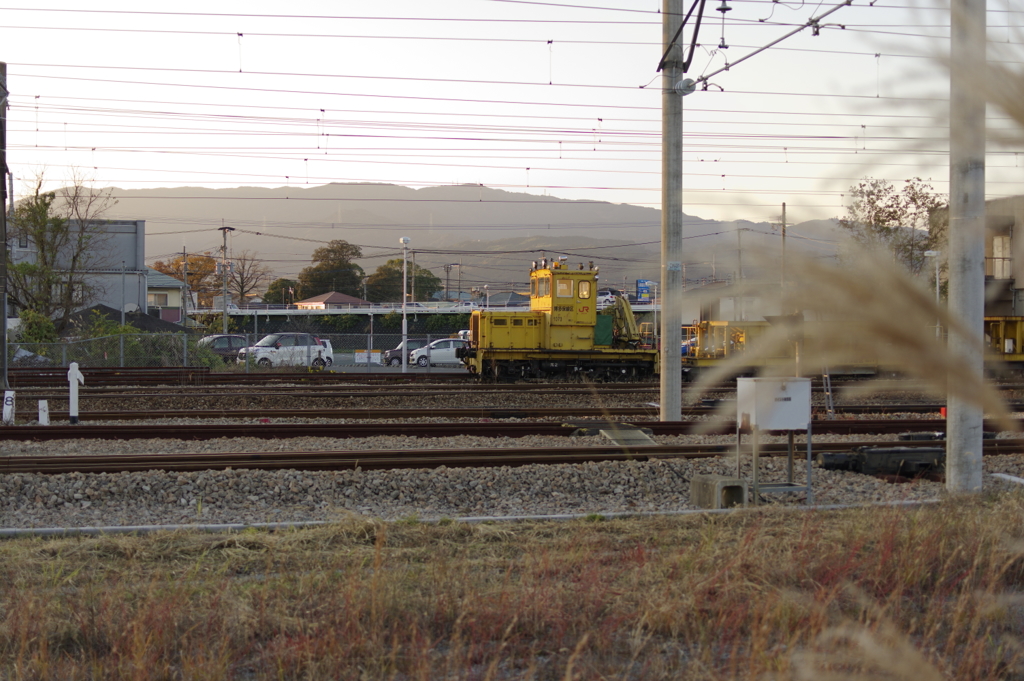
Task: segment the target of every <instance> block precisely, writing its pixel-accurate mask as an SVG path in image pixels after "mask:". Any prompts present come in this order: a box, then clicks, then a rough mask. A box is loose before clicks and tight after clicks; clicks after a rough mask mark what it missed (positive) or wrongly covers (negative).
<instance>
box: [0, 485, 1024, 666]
mask: <svg viewBox="0 0 1024 681" xmlns="http://www.w3.org/2000/svg"><path fill="white" fill-rule="evenodd" d="M1022 521H1024V496H1020V495H1002V496H987V497H982V498H975V499H965V500H952V501H948V502H945V503H943V504H941V505H929V506H923V507H914V508H909V507H903V508H872V509H856V510H849V511H841V512H837V511H833V512H821V511H812V512H803V511H793V510H778V509H776V510H764V511H757V512H739V513H735V514H731V515H695V516H676V517H658V518H646V519H630V520H602V519H600V518H593V519H591V520H587V521H579V522H568V523H567V522H562V523H555V522H531V523H507V524H477V525H466V524H461V523H444V522H442V523H440V524H424V523H419V522H416V521H415V520H412V519H410V520H408V521H405V522H399V523H394V524H383V523H379V522H370V521H366V520H362V519H351V520H348V521H344V522H341V523H338V524H336V525H331V526H325V527H322V528H318V529H310V530H301V531H288V532H278V533H263V532H244V533H240V534H222V535H216V534H199V533H167V534H159V535H148V536H109V537H98V538H75V539H19V540H11V541H6V542H3V543H0V565H2V570H3V579H2V583H3V585H4V586H3V596H2V601H0V678H4V679H423V680H427V679H430V680H434V679H467V680H468V679H481V680H482V679H867V678H872V679H908V680H909V679H913V680H914V681H926V680H928V679H942V678H955V679H996V678H1000V679H1005V678H1024V666H1022V664H1021V663H1022V654H1024V648H1022V639H1021V632H1022V624H1024V591H1022V590H1021V585H1022V582H1024V541H1022V535H1024V523H1022Z"/></svg>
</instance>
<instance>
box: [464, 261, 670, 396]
mask: <svg viewBox="0 0 1024 681" xmlns="http://www.w3.org/2000/svg"><path fill="white" fill-rule="evenodd" d="M566 260H567V259H566V258H564V257H560V258H557V259H552V260H550V261H549V260H548V259H547V258H542V259H541V260H540V261H535V262H534V263H533V266H532V267H531V269H530V310H529V311H528V312H527V311H525V310H524V311H522V312H513V311H507V310H500V311H498V310H486V309H485V310H474V311H473V316H472V318H471V319H470V323H469V332H470V335H469V340H470V342H469V345H468V346H467V347H465V348H462V349H460V350H458V351H457V352H458V355H459V357H460V359H461V360H462V363H463V364H464V365H465V366H466V368H467V369H468V370H469V371H470V373H473V374H476V375H477V376H479V377H480V378H481V379H483V380H495V381H497V380H514V379H523V378H554V377H567V378H586V379H590V380H606V381H607V380H637V379H643V378H647V377H650V376H653V375H654V374H656V373H658V352H657V350H655V349H652V348H644V347H641V340H640V331H639V329H638V328H637V324H636V319H635V317H634V316H633V311H632V309H631V308H630V305H629V301H628V300H627V299H625V298H624V297H621V296H620V297H619V298H617V299H616V302H615V303H614V304H612V305H609V306H608V307H607V308H605V309H603V310H598V309H597V277H598V268H596V267H594V264H593V263H588V264H587V265H586V266H584V265H583V263H579V264H578V265H576V266H575V267H570V266H569V265H567V263H566Z"/></svg>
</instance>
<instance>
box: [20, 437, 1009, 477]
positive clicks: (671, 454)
mask: <svg viewBox="0 0 1024 681" xmlns="http://www.w3.org/2000/svg"><path fill="white" fill-rule="evenodd" d="M897 445H898V446H901V447H934V446H935V443H934V442H913V441H911V442H905V441H899V442H890V443H882V442H836V443H821V444H813V445H812V453H813V454H814V455H817V454H818V453H820V452H836V451H848V450H850V449H853V448H854V447H859V446H897ZM735 451H736V445H735V444H734V443H733V444H700V445H655V446H632V447H623V446H599V447H564V448H562V447H559V448H555V449H550V450H547V451H543V452H539V451H537V449H536V448H534V447H523V448H491V449H472V450H470V449H414V450H410V449H392V450H359V451H332V452H324V451H318V452H307V451H290V452H225V453H212V454H134V455H110V456H104V455H88V456H6V457H0V474H20V473H45V474H59V473H121V472H126V471H146V470H163V471H175V472H186V471H204V470H224V469H228V468H233V469H242V468H245V469H257V470H280V469H295V470H304V471H330V470H351V469H354V468H357V467H358V468H360V469H362V470H382V469H394V468H437V467H439V466H447V467H449V468H457V467H473V468H480V467H493V466H525V465H529V464H572V463H583V462H601V461H630V460H634V461H651V460H657V459H664V460H671V459H696V458H708V457H714V456H722V455H727V454H732V453H734V452H735ZM805 451H806V449H804V448H798V452H797V455H798V459H799V458H802V456H803V454H804V452H805ZM760 452H761V455H762V456H784V455H785V454H786V452H787V448H786V445H784V444H762V445H761V447H760ZM1022 452H1024V439H1017V440H990V441H987V442H986V444H985V449H984V454H985V455H986V456H991V455H996V454H1020V453H1022Z"/></svg>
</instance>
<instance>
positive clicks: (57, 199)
mask: <svg viewBox="0 0 1024 681" xmlns="http://www.w3.org/2000/svg"><path fill="white" fill-rule="evenodd" d="M43 183H44V178H43V176H42V175H40V176H38V177H37V178H36V180H35V187H34V190H33V193H32V195H31V196H29V197H27V198H25V199H22V200H21V201H20V202H19V203H18V204H17V206H16V207H15V209H14V215H13V217H12V219H11V221H10V225H9V228H8V237H9V238H10V239H11V240H12V241H14V242H15V243H19V242H20V243H22V244H25V245H26V246H27V249H28V255H27V256H26V255H25V253H26V251H24V250H21V249H18V250H14V249H10V250H8V252H7V296H8V298H9V300H10V301H11V302H12V303H13V304H14V305H15V306H17V307H18V308H20V309H29V310H35V311H36V312H38V313H39V314H41V315H43V316H45V317H48V318H50V319H52V320H54V324H55V325H56V328H57V331H58V332H60V331H63V330H64V328H65V327H66V326H67V320H68V316H69V315H71V313H73V312H74V311H75V310H79V309H81V308H83V307H87V306H88V305H90V304H91V303H92V301H93V300H94V299H95V297H96V294H97V293H98V292H99V291H98V289H97V286H96V284H94V283H93V279H92V278H91V277H90V276H89V272H90V271H92V270H97V269H103V268H110V267H113V262H112V256H111V254H110V253H109V248H107V247H106V246H105V241H107V238H108V236H107V232H106V230H105V229H104V226H103V224H104V221H103V220H102V219H101V216H102V215H103V214H104V213H105V212H106V211H107V210H108V209H109V208H110V207H111V206H113V205H114V204H115V203H116V201H114V200H113V199H111V198H110V193H109V191H106V192H97V191H94V190H92V189H91V188H89V187H87V186H86V185H85V181H84V180H83V179H82V178H81V177H78V176H73V177H72V184H71V185H69V186H66V187H62V188H61V189H58V190H57V191H55V192H44V191H43Z"/></svg>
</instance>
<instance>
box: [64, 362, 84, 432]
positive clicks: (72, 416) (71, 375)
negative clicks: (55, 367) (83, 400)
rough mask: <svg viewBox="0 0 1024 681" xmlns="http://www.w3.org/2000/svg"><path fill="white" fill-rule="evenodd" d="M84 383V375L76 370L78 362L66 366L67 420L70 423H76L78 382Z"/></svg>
mask: <svg viewBox="0 0 1024 681" xmlns="http://www.w3.org/2000/svg"><path fill="white" fill-rule="evenodd" d="M79 383H81V384H82V385H85V376H83V375H82V372H81V371H79V370H78V362H72V363H71V365H70V366H69V367H68V384H69V392H70V394H69V395H68V421H70V422H71V424H72V425H74V424H76V423H78V384H79Z"/></svg>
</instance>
